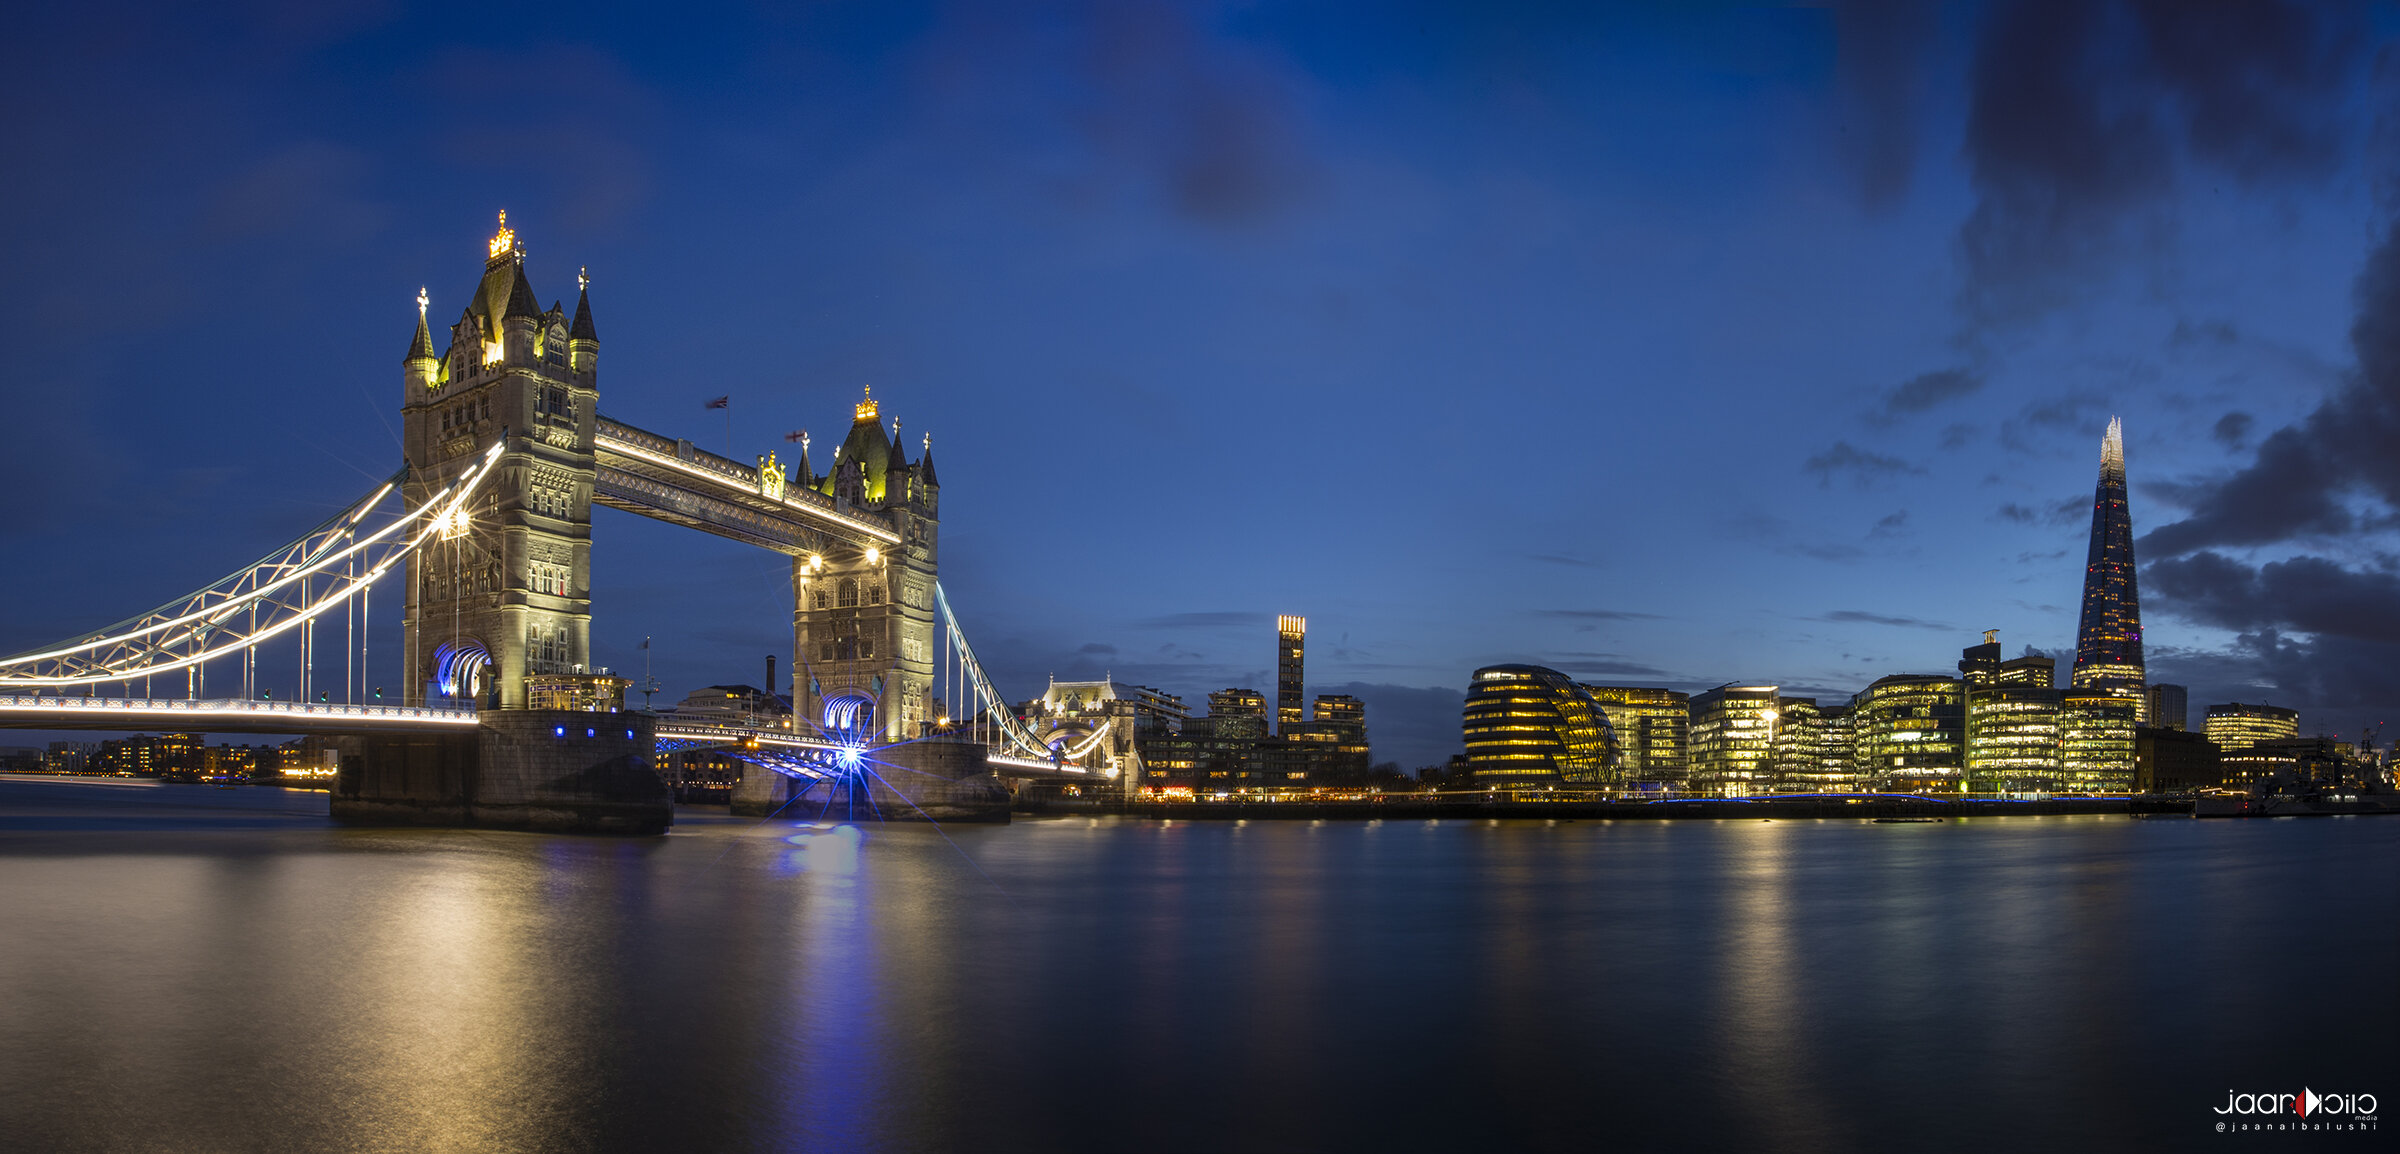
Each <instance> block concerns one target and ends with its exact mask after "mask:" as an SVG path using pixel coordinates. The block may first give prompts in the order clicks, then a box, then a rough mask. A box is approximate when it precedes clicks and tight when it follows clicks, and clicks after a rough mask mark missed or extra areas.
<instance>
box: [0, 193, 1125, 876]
mask: <svg viewBox="0 0 2400 1154" xmlns="http://www.w3.org/2000/svg"><path fill="white" fill-rule="evenodd" d="M439 331H440V332H441V334H443V335H442V339H441V341H440V344H439V346H438V347H437V342H436V332H437V330H436V328H435V326H434V325H433V323H432V315H431V302H430V299H429V298H428V297H427V295H426V294H425V293H424V292H423V291H422V290H420V291H419V293H418V295H417V324H416V332H415V335H414V337H413V338H412V339H411V341H410V342H409V346H408V351H407V353H406V355H405V356H404V357H403V358H402V376H403V381H402V385H403V391H402V401H401V415H402V430H401V440H402V449H403V453H404V455H405V457H406V462H405V465H404V467H403V468H402V469H401V470H400V472H399V473H398V474H396V475H395V476H394V478H393V479H392V481H390V482H389V483H386V484H385V485H383V486H382V487H381V488H379V489H377V490H376V491H375V492H374V493H372V494H370V495H369V496H368V497H366V498H364V499H362V500H361V501H359V502H358V503H356V504H354V505H352V506H351V507H350V508H348V509H346V510H344V511H343V512H342V513H341V514H337V515H336V516H335V517H334V518H332V519H330V520H328V521H327V522H325V523H324V524H321V525H319V526H317V527H316V528H315V529H312V530H311V531H310V532H309V533H307V534H304V535H303V536H302V537H301V538H299V539H297V540H295V541H293V542H291V543H288V544H287V545H285V546H283V547H281V548H280V549H278V550H276V551H274V552H272V553H270V554H268V555H267V556H266V557H264V558H262V559H261V560H260V561H258V562H256V563H254V564H252V565H250V566H246V567H245V568H243V569H241V570H238V571H236V572H234V573H232V574H229V575H228V576H226V577H223V578H220V579H219V580H218V581H216V582H213V583H211V584H210V585H208V586H205V587H203V588H202V589H200V590H196V591H195V592H193V593H191V594H188V595H186V596H184V597H181V598H178V599H176V600H175V601H173V602H170V603H168V604H166V605H163V606H160V607H158V608H156V609H153V610H151V611H149V612H147V613H143V614H139V615H137V616H135V617H132V618H128V619H127V620H125V621H122V622H119V623H118V624H116V625H113V626H110V627H108V628H106V629H102V630H99V631H96V632H93V633H90V634H86V635H79V636H78V637H77V638H74V639H70V640H67V641H63V642H60V643H59V644H56V645H52V646H47V647H44V648H42V649H37V650H32V651H28V652H26V653H20V654H17V655H15V656H13V657H8V658H0V728H41V729H69V728H118V729H132V728H170V729H174V730H191V731H200V732H294V733H318V734H335V735H341V736H343V737H344V755H343V767H342V772H341V776H340V778H339V781H338V785H337V789H336V793H335V801H334V810H335V816H337V817H341V818H344V819H346V820H353V821H365V822H378V821H381V822H416V823H435V824H461V825H483V824H488V825H531V826H542V827H556V828H578V829H614V830H643V831H655V830H661V829H664V828H665V826H666V825H667V824H668V823H669V822H671V820H672V809H671V806H670V805H669V803H668V800H667V791H666V789H665V787H664V785H663V783H661V782H660V780H659V779H658V777H657V775H656V773H655V772H654V771H653V770H652V768H651V762H652V759H653V758H654V757H655V756H656V754H657V752H658V751H659V750H660V749H661V748H669V749H695V748H704V747H705V748H714V749H721V750H724V751H726V752H727V753H728V754H729V755H731V756H734V757H736V758H737V759H739V760H742V761H743V762H744V763H745V764H746V765H747V766H749V767H750V769H749V771H748V772H747V773H746V776H745V779H744V782H743V784H742V787H741V788H740V789H739V790H737V793H736V808H737V810H748V811H753V812H780V811H785V810H789V809H790V808H791V807H793V806H794V805H799V804H804V803H806V802H807V801H808V800H809V799H810V798H811V797H812V796H813V797H817V798H822V799H825V800H827V801H829V800H830V798H831V797H832V796H833V795H834V793H836V792H840V791H846V792H847V794H848V795H849V796H851V797H852V798H857V797H864V798H865V799H866V801H867V803H868V805H869V807H870V808H872V809H874V810H877V811H879V812H881V813H882V814H883V816H887V817H891V816H911V815H912V811H913V815H914V816H930V817H945V818H957V817H978V816H991V815H993V814H994V813H997V814H999V815H1000V816H1003V817H1004V816H1005V803H1006V794H1005V792H1004V790H1003V789H1002V786H1001V783H1000V778H1001V776H1002V775H1005V776H1007V777H1009V778H1013V779H1018V780H1030V779H1055V780H1066V781H1086V782H1096V783H1106V785H1107V787H1108V788H1116V789H1122V788H1126V787H1127V786H1128V785H1129V784H1130V783H1131V782H1134V781H1137V780H1138V778H1139V774H1138V772H1137V770H1138V767H1137V766H1134V765H1131V764H1127V762H1128V760H1129V759H1130V757H1131V754H1130V752H1129V747H1128V746H1127V744H1126V743H1124V742H1121V741H1111V740H1109V736H1110V735H1109V734H1107V733H1106V732H1100V733H1095V734H1091V735H1079V736H1078V737H1077V739H1076V740H1075V741H1073V742H1072V743H1068V742H1063V741H1052V742H1045V741H1044V740H1043V739H1042V738H1041V737H1039V736H1037V735H1036V734H1035V733H1033V732H1032V731H1031V730H1030V729H1028V728H1027V727H1025V726H1024V725H1022V724H1021V723H1019V722H1018V721H1017V719H1016V718H1015V717H1014V715H1013V713H1012V711H1011V710H1010V708H1009V705H1008V702H1007V699H1005V698H1003V697H1002V696H1001V695H1000V694H999V693H998V691H997V690H996V688H995V687H994V686H993V685H992V683H991V681H990V679H989V678H988V677H987V676H985V674H984V672H983V670H982V668H981V665H980V664H979V663H978V662H977V661H976V659H975V655H974V650H973V648H972V647H971V646H969V645H968V644H967V641H966V637H965V635H964V633H963V632H962V631H961V630H960V629H959V627H958V622H957V619H956V617H955V616H954V615H953V614H952V613H951V611H950V606H949V601H948V598H947V597H946V596H944V594H943V592H942V590H941V586H940V582H939V549H938V543H939V533H940V516H939V514H940V506H941V484H940V480H939V478H938V476H937V474H936V472H935V470H934V464H933V451H932V442H931V439H930V438H926V439H925V441H924V444H923V447H922V449H921V451H920V454H919V455H918V456H917V457H916V459H914V460H913V461H912V460H911V459H910V457H909V454H908V451H907V446H906V444H905V442H903V441H902V440H901V437H900V432H899V422H898V421H896V420H895V421H893V422H892V424H891V426H890V428H889V429H888V430H887V428H886V427H885V424H884V422H883V419H882V416H881V409H880V405H879V403H878V402H877V401H876V400H875V399H874V397H873V396H872V395H871V394H869V395H866V396H864V397H863V398H862V399H861V400H860V401H859V402H858V403H857V405H856V406H855V408H854V409H853V410H852V421H851V425H850V429H849V432H848V434H847V436H846V437H844V439H843V440H842V442H841V443H840V445H839V446H838V447H836V449H835V450H834V452H833V455H832V457H831V458H830V459H829V462H828V467H827V469H826V471H825V472H823V473H818V472H817V471H816V469H815V468H814V466H813V464H812V462H811V460H810V457H809V448H810V446H809V444H808V442H807V441H806V439H805V438H803V440H802V441H801V448H800V456H799V459H798V460H797V461H794V462H790V463H788V464H787V463H786V462H784V461H782V460H780V459H778V457H777V456H776V455H775V454H773V453H770V454H768V455H766V456H763V457H758V458H755V459H754V460H753V461H752V462H751V463H748V464H745V463H743V462H740V461H736V460H733V459H730V458H727V457H724V456H720V455H718V454H714V453H709V452H706V451H703V450H701V449H699V448H698V447H696V446H695V445H694V444H693V443H692V441H690V440H688V439H683V438H676V437H669V436H666V435H663V434H660V433H656V432H652V431H649V430H645V429H641V428H638V427H635V426H633V425H631V424H628V423H626V422H623V421H619V420H614V419H611V418H609V417H607V416H604V415H602V414H601V413H600V411H599V399H600V395H599V385H598V382H599V357H600V337H599V331H598V327H597V325H596V324H595V323H594V321H593V318H592V308H591V296H590V282H589V279H588V277H585V276H582V275H580V274H579V275H578V277H577V293H576V302H575V307H574V310H573V312H572V314H569V313H568V311H567V310H566V309H565V308H564V306H563V304H561V303H558V302H554V303H552V304H551V305H550V306H549V307H548V308H543V307H542V306H541V305H540V304H539V303H538V297H536V295H535V293H534V290H533V287H532V283H531V281H530V279H529V278H528V276H527V274H526V269H525V252H524V249H523V247H522V246H521V245H520V244H519V243H518V241H517V236H516V232H515V230H513V229H511V228H509V227H508V218H507V214H505V213H503V214H502V215H501V218H500V227H499V229H498V231H497V232H496V233H494V234H493V236H492V237H491V239H490V241H489V242H488V243H487V245H486V251H485V254H484V263H483V271H482V276H481V277H480V279H479V280H478V281H477V283H476V286H475V288H474V290H473V292H472V293H471V294H470V295H469V297H468V298H467V303H466V305H465V306H464V307H463V308H462V309H461V311H460V313H459V315H458V318H457V319H456V320H454V321H452V322H450V323H449V324H448V325H447V326H446V327H443V328H442V329H440V330H439ZM595 505H599V506H604V507H607V508H612V509H617V510H620V511H623V512H627V513H631V514H634V515H636V516H642V517H649V518H652V519H655V520H660V521H664V522H667V523H669V524H674V525H678V526H682V527H684V528H688V529H694V530H698V531H701V532H705V533H711V534H715V535H717V536H720V537H724V538H727V539H730V540H734V541H738V542H741V543H743V544H746V545H751V546H754V547H758V548H763V549H768V550H772V551H774V552H777V553H781V554H784V555H785V556H787V557H789V558H790V562H791V573H792V577H791V591H792V655H793V658H794V660H793V663H792V670H793V684H792V702H793V715H792V726H791V728H790V729H788V730H756V729H739V728H733V727H724V726H710V725H696V724H693V723H690V722H685V721H677V720H675V719H673V718H665V719H658V718H653V717H651V716H649V715H647V714H640V713H628V712H625V711H624V710H623V700H622V699H623V692H624V689H625V686H626V682H625V681H624V679H622V678H617V677H614V676H612V675H610V674H608V673H606V672H605V671H602V670H600V669H599V667H598V666H597V665H596V664H595V663H594V662H593V660H592V656H591V621H592V611H593V605H592V598H591V572H592V564H591V553H592V544H593V536H592V508H593V506H595ZM387 577H396V578H398V580H397V581H396V582H391V581H386V580H385V579H386V578H387ZM379 584H380V585H383V586H385V587H386V588H387V592H386V595H385V600H386V601H387V602H388V600H389V599H390V596H391V593H390V592H389V591H388V588H389V586H390V585H393V584H397V585H398V587H399V588H398V590H397V592H398V594H399V600H400V604H401V617H402V630H401V632H402V648H403V652H402V653H401V654H400V655H398V656H399V660H400V662H401V663H402V666H403V668H404V669H405V670H406V671H407V672H406V675H405V677H404V679H403V684H402V688H401V691H400V694H399V700H398V701H395V702H391V703H385V702H382V701H380V700H378V701H374V702H362V701H356V700H352V699H353V698H358V697H363V696H364V688H365V685H366V682H367V679H366V678H365V677H364V675H363V669H362V668H361V667H362V666H363V664H364V660H365V657H366V656H367V655H366V654H365V653H364V652H363V649H362V648H361V647H360V646H359V645H358V644H357V642H356V640H355V638H356V637H357V635H358V634H357V626H358V625H359V624H361V623H363V622H364V621H366V620H368V619H369V618H368V613H369V610H370V609H371V606H372V603H373V591H374V589H375V588H376V587H377V586H378V585H379ZM335 621H343V622H347V623H348V624H349V626H350V629H349V631H348V632H346V633H345V634H344V636H345V643H344V648H343V650H342V657H341V661H342V668H343V671H344V673H343V689H342V694H343V698H344V700H343V701H341V702H339V703H336V702H333V701H332V700H331V695H330V693H322V692H321V693H319V694H318V695H317V696H318V697H319V700H316V701H308V700H303V701H300V702H281V703H276V702H271V701H262V700H260V699H259V698H260V694H259V690H258V682H257V678H256V673H255V663H256V660H257V651H258V648H259V646H261V645H262V644H265V643H266V642H268V641H270V640H273V639H275V638H278V637H286V638H289V637H296V638H297V639H298V641H299V643H300V645H301V647H302V653H303V660H302V666H303V671H304V672H303V687H302V693H303V697H304V698H305V697H306V696H307V695H308V693H309V682H308V681H307V678H308V677H309V676H310V671H313V669H314V668H315V664H314V663H315V659H314V657H313V656H311V653H312V648H311V647H312V646H313V645H314V639H315V637H316V635H317V632H318V630H319V629H320V628H324V627H328V626H330V625H331V624H332V623H333V622H335ZM385 659H386V660H389V659H390V658H389V655H386V657H385ZM212 665H213V667H214V668H215V670H216V676H217V677H218V679H219V681H218V684H219V686H222V685H223V684H224V679H225V677H226V676H227V670H228V668H229V667H230V668H231V670H232V672H233V676H234V677H235V678H236V679H237V681H238V683H239V685H240V693H239V696H236V697H230V698H229V697H225V696H222V693H221V690H220V692H219V693H217V694H212V693H211V692H210V687H209V685H208V677H209V675H210V671H211V668H212ZM178 675H180V678H181V680H182V682H183V684H182V687H181V688H182V689H183V696H182V697H180V698H175V697H171V696H170V697H160V696H157V695H156V691H157V689H158V679H159V678H160V677H161V676H165V677H167V678H168V680H169V683H170V684H172V683H173V681H174V680H176V678H177V676H178ZM137 686H138V687H139V691H140V692H139V696H138V697H137V696H136V693H135V690H136V687H137ZM112 689H113V690H117V691H118V692H117V693H116V694H115V695H113V696H112V695H111V693H110V692H109V691H110V690H112ZM773 689H774V687H772V686H770V687H769V691H770V692H772V691H773ZM376 696H377V697H378V698H380V697H381V691H380V690H379V691H378V692H377V694H376ZM895 779H898V780H897V781H895ZM811 791H815V793H814V794H813V795H812V793H811Z"/></svg>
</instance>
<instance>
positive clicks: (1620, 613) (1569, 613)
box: [1533, 609, 1660, 621]
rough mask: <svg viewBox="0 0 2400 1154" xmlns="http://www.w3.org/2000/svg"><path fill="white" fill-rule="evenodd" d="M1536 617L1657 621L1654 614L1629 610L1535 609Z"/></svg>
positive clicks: (1573, 619) (1657, 618)
mask: <svg viewBox="0 0 2400 1154" xmlns="http://www.w3.org/2000/svg"><path fill="white" fill-rule="evenodd" d="M1533 615H1534V616H1536V617H1557V618H1563V619H1565V620H1568V621H1657V620H1660V617H1659V615H1658V614H1656V613H1636V612H1634V611H1632V610H1630V609H1536V610H1534V611H1533Z"/></svg>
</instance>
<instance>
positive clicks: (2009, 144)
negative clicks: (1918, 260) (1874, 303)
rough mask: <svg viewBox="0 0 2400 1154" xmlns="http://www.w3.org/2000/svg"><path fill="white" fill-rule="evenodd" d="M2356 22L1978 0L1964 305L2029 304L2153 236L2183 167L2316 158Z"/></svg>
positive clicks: (2352, 16)
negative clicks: (1982, 6)
mask: <svg viewBox="0 0 2400 1154" xmlns="http://www.w3.org/2000/svg"><path fill="white" fill-rule="evenodd" d="M2358 26H2359V10H2358V8H2356V7H2353V6H2347V5H2343V6H2336V5H2311V4H2303V3H2297V2H2286V0H2260V2H2256V3H2246V4H2234V3H2226V4H2202V5H2193V4H2182V3H2174V2H2171V0H2130V2H2119V3H2103V2H2099V0H2014V2H2003V3H1998V4H1995V5H1993V6H1992V8H1991V9H1990V10H1989V14H1988V15H1987V17H1986V19H1985V24H1984V27H1983V28H1982V30H1981V35H1980V38H1979V41H1978V43H1977V46H1976V50H1975V54H1974V59H1973V61H1972V63H1971V65H1970V76H1969V81H1968V89H1969V108H1968V114H1967V126H1966V141H1965V150H1966V158H1967V167H1968V176H1969V179H1970V181H1971V182H1972V185H1973V187H1974V190H1975V194H1976V197H1977V202H1976V206H1975V208H1974V210H1973V211H1972V212H1971V213H1970V214H1969V215H1968V217H1967V220H1966V221H1965V223H1964V224H1962V225H1961V226H1960V229H1959V248H1960V251H1961V254H1962V256H1963V258H1964V260H1965V264H1966V283H1965V287H1964V293H1963V298H1962V302H1961V303H1962V305H1963V307H1964V309H1965V311H1966V313H1967V315H1968V316H1969V317H1970V318H1971V319H1972V320H1974V321H1976V322H1978V323H1988V322H1994V321H2003V322H2004V321H2009V320H2018V319H2024V318H2027V317H2030V316H2033V315H2037V314H2039V313H2041V312H2044V311H2047V310H2048V309H2050V308H2052V307H2055V306H2057V305H2058V304H2060V303H2062V302H2064V301H2066V300H2069V299H2072V297H2073V296H2074V295H2076V294H2077V293H2078V292H2079V291H2080V290H2081V288H2082V286H2083V285H2084V284H2087V283H2089V282H2090V280H2091V279H2092V278H2091V277H2090V275H2089V274H2091V273H2093V272H2095V271H2097V270H2099V269H2101V268H2103V267H2104V266H2105V265H2106V264H2107V263H2108V262H2109V261H2111V260H2112V259H2114V258H2117V257H2120V256H2122V255H2124V254H2125V253H2126V252H2127V251H2128V250H2129V249H2138V248H2141V247H2144V246H2146V245H2148V244H2150V243H2152V242H2155V241H2156V240H2157V239H2158V238H2159V237H2160V236H2161V235H2163V234H2164V233H2165V232H2166V231H2167V230H2168V229H2170V228H2171V227H2172V221H2171V220H2169V219H2168V218H2167V217H2166V215H2165V211H2166V210H2165V208H2164V206H2163V202H2164V199H2165V196H2166V194H2167V193H2168V192H2170V191H2171V190H2172V189H2173V188H2174V187H2175V185H2176V180H2177V176H2178V170H2179V168H2180V167H2182V166H2184V165H2189V166H2192V167H2194V168H2197V169H2205V170H2207V171H2209V172H2212V173H2215V174H2218V175H2222V176H2230V177H2232V178H2233V179H2235V180H2236V181H2239V182H2241V183H2244V184H2249V185H2254V186H2267V185H2277V184H2285V183H2289V182H2294V181H2299V180H2304V179H2307V178H2312V177H2317V176H2322V175H2324V174H2326V173H2328V172H2330V171H2332V170H2333V169H2334V168H2335V167H2336V165H2337V164H2338V163H2339V161H2340V148H2339V141H2340V134H2341V133H2342V132H2343V131H2345V129H2346V128H2347V125H2348V118H2347V117H2345V116H2344V115H2343V114H2342V113H2343V108H2342V103H2343V95H2344V92H2343V89H2344V86H2345V85H2346V84H2347V82H2348V79H2349V76H2350V75H2351V71H2352V70H2351V68H2350V65H2351V63H2352V61H2353V58H2354V53H2353V51H2352V45H2354V44H2355V43H2356V42H2357V37H2355V36H2353V35H2352V34H2351V33H2352V32H2353V30H2355V29H2356V28H2357V27H2358Z"/></svg>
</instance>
